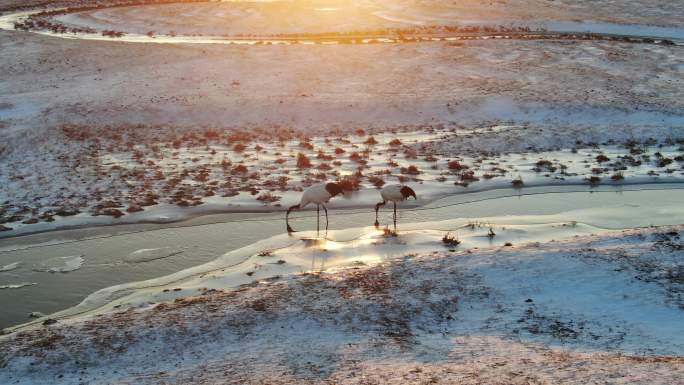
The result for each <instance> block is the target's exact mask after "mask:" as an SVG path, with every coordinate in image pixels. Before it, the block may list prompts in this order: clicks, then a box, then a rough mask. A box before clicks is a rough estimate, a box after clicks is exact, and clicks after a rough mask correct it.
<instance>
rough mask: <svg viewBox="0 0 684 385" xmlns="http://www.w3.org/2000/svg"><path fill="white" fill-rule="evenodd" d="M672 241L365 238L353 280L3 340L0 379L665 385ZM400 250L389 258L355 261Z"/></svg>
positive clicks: (270, 289) (223, 298) (293, 280)
mask: <svg viewBox="0 0 684 385" xmlns="http://www.w3.org/2000/svg"><path fill="white" fill-rule="evenodd" d="M472 231H473V232H479V233H481V234H480V235H481V236H482V237H483V238H486V235H485V234H486V231H485V229H479V228H477V227H476V228H474V229H473V230H472ZM511 231H515V229H512V230H511ZM498 236H499V235H498V234H497V235H496V236H495V239H496V237H498ZM682 236H684V229H683V228H682V227H681V226H676V227H665V228H648V229H640V230H625V231H620V232H612V233H610V232H604V233H602V234H601V235H581V236H577V237H574V238H570V239H567V240H563V241H553V240H551V241H546V242H541V243H540V242H532V243H521V244H513V245H511V246H495V247H484V248H482V247H479V248H478V247H474V245H473V244H472V243H470V244H469V242H472V239H476V237H475V236H473V237H470V236H468V237H463V238H464V243H462V244H461V245H457V246H446V247H444V246H443V247H444V251H434V252H427V251H424V252H417V253H413V252H409V251H408V250H409V249H411V248H418V249H420V248H421V247H423V248H425V247H426V242H427V243H430V242H435V245H434V246H433V248H434V247H435V246H437V244H438V243H439V242H440V241H439V240H438V239H437V240H435V239H431V238H430V237H429V236H428V237H427V238H426V236H425V235H421V233H420V232H407V233H405V234H400V235H399V236H397V237H394V236H382V235H376V236H373V237H371V238H368V239H367V240H366V241H361V242H362V243H363V245H357V246H356V247H355V252H356V253H357V255H358V261H357V263H356V264H355V265H353V266H351V267H345V268H337V269H334V268H333V269H327V270H326V271H321V269H314V270H313V271H311V272H307V273H303V274H300V275H295V276H286V277H281V276H280V275H276V276H270V277H263V278H257V279H255V280H254V282H252V283H249V284H245V285H243V286H242V287H240V288H239V289H237V290H222V289H217V288H212V287H203V288H199V290H196V291H195V294H193V295H190V296H188V293H186V294H185V295H180V296H179V297H178V298H177V299H176V300H173V301H169V302H161V303H158V302H153V303H152V304H150V303H149V302H143V303H141V304H140V306H141V307H138V308H130V309H128V310H125V311H116V309H113V311H112V312H108V313H105V314H100V315H95V316H84V317H81V318H75V319H70V320H60V321H59V322H57V323H54V324H50V325H48V326H44V327H39V328H36V329H29V330H25V331H21V332H16V333H13V334H10V335H7V336H4V337H2V339H1V340H0V346H1V347H2V349H0V352H1V353H0V367H1V368H2V370H0V381H1V382H2V383H7V384H15V383H16V384H43V383H53V384H54V383H65V384H66V383H78V382H87V383H92V384H115V383H116V384H118V383H121V384H124V383H126V384H127V383H137V384H146V383H167V384H174V383H178V384H183V383H188V382H192V383H204V384H214V383H244V382H249V383H333V382H334V383H369V382H382V383H388V382H392V383H407V384H408V383H416V382H432V383H438V382H445V383H454V382H458V383H483V382H484V383H496V384H499V383H501V384H504V383H529V382H533V383H572V384H584V383H590V382H597V381H598V382H604V381H606V379H610V382H612V383H635V382H638V383H677V382H678V381H679V379H680V378H681V376H682V374H684V372H682V370H683V368H684V366H683V365H682V364H683V363H684V362H683V361H682V358H681V356H682V355H683V354H684V339H683V337H682V336H684V334H682V326H681V316H682V309H683V307H684V302H683V300H684V299H683V297H682V293H684V281H683V280H682V274H683V273H684V270H683V268H684V267H683V266H682V259H681V257H682V241H681V237H682ZM468 239H471V241H469V240H468ZM404 245H408V247H407V251H406V253H405V255H404V256H403V257H401V258H395V259H392V260H386V261H384V262H383V261H381V262H380V264H370V265H369V264H368V263H367V262H371V261H370V260H369V261H364V257H363V254H364V253H367V254H369V255H370V254H376V255H381V254H382V252H383V251H382V250H383V249H386V248H394V249H397V248H401V247H403V246H404ZM421 245H422V246H421ZM447 249H452V250H450V251H447ZM364 250H365V251H364ZM347 252H351V250H344V248H341V249H337V248H336V244H335V243H334V242H322V243H321V241H315V240H311V241H308V242H303V243H302V244H301V245H297V246H293V247H291V248H289V249H285V250H281V251H278V252H275V253H266V252H265V253H263V256H262V258H263V259H264V261H271V260H273V261H272V263H274V264H275V265H277V266H282V265H287V264H288V263H289V262H290V261H296V260H297V259H299V258H308V259H310V260H312V261H316V260H320V259H321V258H324V259H325V258H331V259H332V260H334V255H335V254H336V253H340V254H344V253H347ZM276 259H277V261H276ZM280 261H282V262H280ZM331 262H332V261H331ZM265 264H267V262H265ZM170 291H171V292H173V291H172V290H170ZM302 347H306V348H305V349H302Z"/></svg>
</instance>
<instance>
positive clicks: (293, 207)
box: [285, 205, 300, 233]
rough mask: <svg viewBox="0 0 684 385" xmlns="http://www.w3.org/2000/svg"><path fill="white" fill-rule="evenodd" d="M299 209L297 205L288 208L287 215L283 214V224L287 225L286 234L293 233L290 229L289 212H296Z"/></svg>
mask: <svg viewBox="0 0 684 385" xmlns="http://www.w3.org/2000/svg"><path fill="white" fill-rule="evenodd" d="M299 208H300V206H299V205H294V206H290V208H289V209H287V214H285V224H286V225H287V232H288V233H292V232H294V231H293V230H292V227H290V211H292V210H297V209H299Z"/></svg>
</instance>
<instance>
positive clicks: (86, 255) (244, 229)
mask: <svg viewBox="0 0 684 385" xmlns="http://www.w3.org/2000/svg"><path fill="white" fill-rule="evenodd" d="M681 189H684V186H681V185H652V186H630V187H624V188H615V187H608V186H606V187H600V188H594V189H589V188H585V187H577V188H575V192H568V191H569V188H568V187H538V188H525V189H523V190H520V191H517V190H512V189H502V190H492V191H485V192H479V193H471V194H458V195H452V196H449V197H446V198H443V199H439V200H437V201H434V202H432V203H430V204H428V205H426V206H424V207H420V208H414V209H406V210H400V211H399V230H400V231H401V230H402V229H412V228H414V227H415V228H425V227H428V228H432V229H433V230H439V231H447V230H450V229H452V228H453V227H455V226H458V225H459V224H460V225H463V224H465V223H467V222H469V221H475V220H481V219H483V218H486V220H487V221H488V222H490V223H496V224H497V225H502V224H503V225H505V224H526V225H531V224H543V223H545V222H546V223H548V222H554V223H555V222H559V221H577V222H580V223H584V224H587V225H588V226H591V228H596V229H620V228H629V227H638V226H648V225H664V224H676V223H683V222H684V215H683V214H682V213H681V212H679V211H678V210H674V209H673V208H682V209H684V194H683V193H682V191H681ZM578 190H579V191H578ZM633 190H634V191H633ZM589 191H591V192H589ZM557 214H560V215H557ZM521 215H524V216H525V217H520V216H521ZM446 220H451V221H449V222H443V223H440V222H439V221H446ZM454 220H455V221H454ZM373 221H374V215H373V212H372V210H368V209H366V210H330V229H331V232H330V238H331V239H333V240H334V241H336V242H345V241H349V240H353V239H357V238H358V237H359V236H363V234H364V233H366V234H367V233H369V232H371V231H373V229H372V227H371V225H372V223H373ZM380 221H381V223H383V224H388V223H391V209H384V210H383V212H382V214H381V217H380ZM283 222H284V221H283V215H282V214H281V213H278V214H272V213H271V214H244V213H242V214H221V215H211V216H205V217H200V218H195V219H192V220H189V221H185V222H182V223H178V224H174V225H173V226H174V227H168V225H166V226H164V225H153V224H144V225H124V226H111V227H101V228H92V229H79V230H69V231H58V232H50V233H44V234H36V235H32V236H25V237H19V238H14V239H4V240H2V241H0V266H7V265H10V264H12V263H15V262H19V263H20V264H19V265H18V267H17V268H15V269H13V270H10V271H6V272H0V285H12V284H18V283H22V282H31V283H36V284H35V285H32V286H24V287H20V288H13V289H9V288H8V289H4V290H2V291H0V303H1V304H2V308H3V311H2V313H0V326H1V327H7V326H10V325H14V324H17V323H21V322H26V321H28V318H27V315H28V314H29V313H31V312H34V311H39V312H42V313H45V314H49V313H53V312H56V311H59V310H63V309H65V308H67V307H71V306H74V305H76V304H78V303H79V302H80V301H82V300H83V299H84V298H85V297H86V296H88V295H89V294H91V293H94V292H96V291H97V290H100V289H102V288H105V287H110V286H114V285H119V284H122V283H126V282H133V281H142V280H148V279H152V278H156V277H162V276H166V275H169V274H173V273H175V272H178V271H181V270H183V269H187V268H190V267H193V266H197V265H201V264H204V263H207V262H209V261H212V260H214V259H216V258H218V257H221V256H223V257H222V261H221V267H222V268H226V267H230V266H231V265H239V264H241V263H242V262H244V261H246V260H247V259H248V258H249V256H250V255H249V253H246V254H245V253H235V254H234V255H227V256H226V255H224V254H226V253H227V252H229V251H231V250H237V249H239V248H242V247H245V246H248V245H252V244H254V243H255V242H260V243H263V240H267V239H269V238H270V237H274V236H275V238H274V239H273V240H272V242H271V243H273V245H278V246H282V245H280V244H283V245H286V244H288V242H289V243H292V242H293V240H291V239H290V238H288V237H287V236H285V235H284V230H285V226H284V223H283ZM420 222H430V223H429V224H423V225H411V223H420ZM323 223H324V221H322V225H323ZM291 224H292V226H293V227H294V228H295V229H298V230H311V229H315V226H316V224H315V213H312V212H310V211H309V212H299V213H295V214H294V215H293V216H292V223H291ZM364 226H365V227H364ZM342 229H349V230H345V231H339V230H342ZM333 230H336V231H333ZM293 239H294V240H296V239H295V238H293ZM516 241H517V239H516ZM70 256H82V257H83V260H84V263H83V265H82V266H80V268H79V269H77V270H72V271H68V272H53V273H50V272H46V271H45V269H42V268H41V266H43V265H44V264H45V261H55V260H59V259H60V258H63V257H70ZM65 270H70V269H65ZM167 283H168V282H167ZM117 297H118V295H117ZM94 305H97V306H100V305H102V304H101V303H97V304H94Z"/></svg>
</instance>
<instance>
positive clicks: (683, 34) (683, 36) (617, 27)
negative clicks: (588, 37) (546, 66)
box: [544, 20, 684, 40]
mask: <svg viewBox="0 0 684 385" xmlns="http://www.w3.org/2000/svg"><path fill="white" fill-rule="evenodd" d="M544 24H545V25H546V27H547V28H548V30H549V31H553V32H591V33H598V34H609V35H628V36H642V37H653V38H665V39H675V40H684V28H682V27H661V26H656V25H641V24H617V23H606V22H601V21H591V20H585V21H550V22H545V23H544Z"/></svg>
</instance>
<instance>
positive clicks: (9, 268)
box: [0, 262, 19, 271]
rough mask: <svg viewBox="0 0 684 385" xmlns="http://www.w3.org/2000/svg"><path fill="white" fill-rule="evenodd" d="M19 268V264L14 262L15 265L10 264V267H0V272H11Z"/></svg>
mask: <svg viewBox="0 0 684 385" xmlns="http://www.w3.org/2000/svg"><path fill="white" fill-rule="evenodd" d="M17 267H19V262H14V263H10V264H9V265H5V266H3V267H0V271H10V270H14V269H16V268H17Z"/></svg>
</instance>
